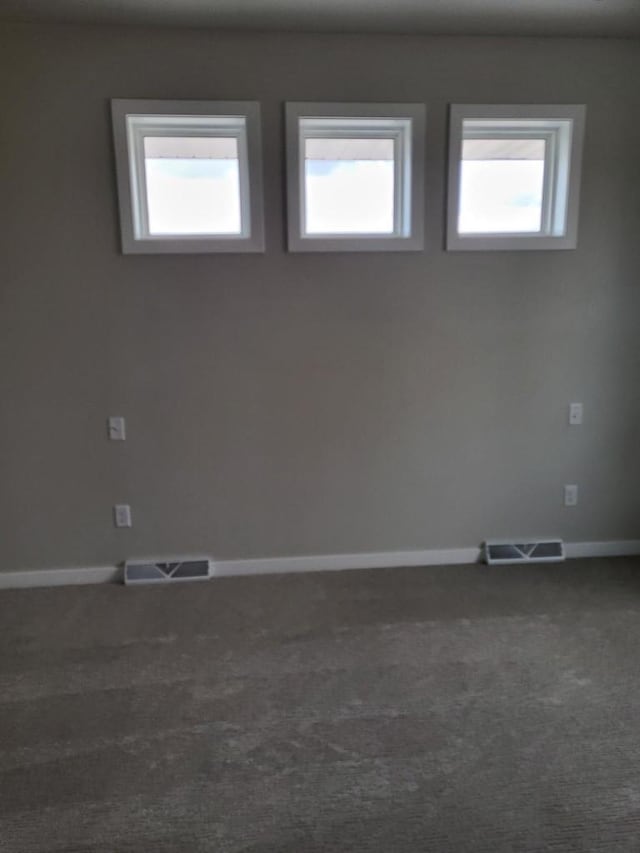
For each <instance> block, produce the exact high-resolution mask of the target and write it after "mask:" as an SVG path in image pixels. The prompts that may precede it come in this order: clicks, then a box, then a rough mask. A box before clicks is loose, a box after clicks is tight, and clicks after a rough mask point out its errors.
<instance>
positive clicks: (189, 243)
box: [111, 99, 264, 254]
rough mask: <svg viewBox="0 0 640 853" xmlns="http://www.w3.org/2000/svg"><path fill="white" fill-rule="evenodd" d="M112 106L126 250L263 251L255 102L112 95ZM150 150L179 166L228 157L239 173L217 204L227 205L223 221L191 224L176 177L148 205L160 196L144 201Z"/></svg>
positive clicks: (150, 190) (149, 190) (150, 193)
mask: <svg viewBox="0 0 640 853" xmlns="http://www.w3.org/2000/svg"><path fill="white" fill-rule="evenodd" d="M111 106H112V118H113V134H114V146H115V155H116V173H117V181H118V201H119V208H120V226H121V236H122V251H123V253H124V254H157V253H164V254H168V253H178V254H188V253H209V252H262V251H264V221H263V220H264V215H263V200H262V152H261V139H260V106H259V104H258V103H256V102H253V101H235V102H232V101H162V100H127V99H114V100H113V101H112V102H111ZM153 158H156V159H155V161H154V162H157V161H158V160H162V159H163V158H164V159H165V160H167V161H171V162H174V163H178V165H182V166H183V167H189V166H190V165H193V164H194V163H195V164H197V163H198V162H201V161H206V162H208V163H213V162H216V158H218V159H219V160H227V161H228V162H229V163H232V164H233V172H234V179H235V174H236V172H237V181H236V182H235V184H234V185H233V190H228V193H229V199H228V203H227V200H226V199H222V200H220V201H219V204H218V207H219V208H220V207H221V208H222V210H223V212H224V210H225V208H229V211H228V212H227V213H226V214H225V215H226V218H227V224H226V225H224V226H214V225H210V226H207V227H204V226H202V225H198V226H196V227H190V225H189V223H190V222H193V219H194V212H195V213H197V210H196V211H194V210H191V209H189V204H190V198H189V196H186V197H185V199H184V201H182V200H181V199H180V193H179V184H178V190H176V189H174V191H173V196H169V197H168V200H165V201H164V208H165V210H163V211H154V209H153V204H154V203H155V204H157V205H158V206H159V202H158V203H156V202H154V203H151V204H150V199H151V200H152V199H153V198H154V187H153V186H152V185H151V182H150V172H149V163H150V162H151V161H152V160H153ZM188 186H189V183H188V182H187V183H185V187H188ZM201 196H202V194H201ZM204 200H205V201H206V198H205V199H204ZM202 201H203V198H202V197H201V198H200V202H202ZM191 203H192V204H193V202H191ZM194 207H195V205H194ZM167 213H168V214H169V216H168V217H167ZM159 214H164V221H165V224H164V225H162V224H159V223H160V222H161V220H162V218H163V217H162V216H160V215H159ZM181 217H182V218H183V219H184V223H181V221H180V219H181ZM218 218H219V217H218ZM209 219H210V220H211V216H210V217H209ZM167 220H168V224H167ZM154 223H155V224H154ZM176 223H177V224H176Z"/></svg>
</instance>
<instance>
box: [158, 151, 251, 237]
mask: <svg viewBox="0 0 640 853" xmlns="http://www.w3.org/2000/svg"><path fill="white" fill-rule="evenodd" d="M144 154H145V159H144V164H145V177H146V187H147V206H148V215H149V233H150V234H152V235H154V236H160V235H168V234H177V235H194V236H195V235H206V234H212V235H219V234H240V233H241V230H242V227H241V215H240V169H239V159H238V141H237V139H235V138H233V137H159V136H147V137H145V139H144Z"/></svg>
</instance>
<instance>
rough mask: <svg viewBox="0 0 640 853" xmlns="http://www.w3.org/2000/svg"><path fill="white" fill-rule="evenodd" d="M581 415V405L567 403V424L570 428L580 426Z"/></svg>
mask: <svg viewBox="0 0 640 853" xmlns="http://www.w3.org/2000/svg"><path fill="white" fill-rule="evenodd" d="M583 414H584V406H583V405H582V403H569V424H570V425H571V426H580V424H581V423H582V415H583Z"/></svg>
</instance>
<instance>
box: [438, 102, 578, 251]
mask: <svg viewBox="0 0 640 853" xmlns="http://www.w3.org/2000/svg"><path fill="white" fill-rule="evenodd" d="M584 119H585V108H584V106H576V105H572V106H557V105H554V106H522V105H520V106H464V105H453V106H452V107H451V115H450V144H449V199H448V214H447V248H448V249H463V250H465V249H466V250H475V249H574V248H575V247H576V244H577V232H578V198H579V191H580V164H581V158H582V138H583V135H584Z"/></svg>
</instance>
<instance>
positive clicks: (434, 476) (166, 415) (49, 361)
mask: <svg viewBox="0 0 640 853" xmlns="http://www.w3.org/2000/svg"><path fill="white" fill-rule="evenodd" d="M0 62H1V63H2V80H3V82H4V86H3V89H4V92H3V94H4V97H3V103H4V118H3V128H2V134H1V137H2V156H1V158H0V163H1V169H2V201H1V202H0V203H1V204H2V210H3V214H4V215H3V224H2V228H1V229H0V235H1V236H0V239H1V241H2V247H1V252H0V257H1V259H2V275H1V276H0V288H1V300H2V303H1V313H0V347H1V348H2V355H1V358H0V381H1V386H2V393H1V399H2V406H3V417H2V427H1V428H2V441H1V443H0V452H1V453H2V457H3V458H2V467H1V474H2V476H1V481H0V512H1V518H2V522H1V526H2V536H1V542H0V568H1V569H2V570H5V571H9V570H16V569H23V568H24V569H27V568H45V567H50V566H74V565H78V566H80V565H111V564H113V563H116V562H118V561H120V560H122V559H123V558H125V557H127V556H134V555H149V554H163V553H181V552H204V553H210V554H213V555H214V556H217V557H220V558H223V559H234V558H251V557H269V556H288V555H298V554H326V553H350V552H358V551H367V552H377V551H384V550H406V549H415V548H447V547H471V546H476V545H477V544H478V543H479V542H480V541H481V540H482V539H484V538H485V537H496V538H497V537H505V536H510V535H513V534H517V535H523V534H524V535H530V534H531V535H535V534H542V535H545V534H546V535H550V534H553V535H561V536H564V537H565V538H566V539H568V540H570V541H583V540H608V539H637V538H639V537H640V486H639V485H638V484H639V483H640V454H638V452H637V445H638V434H639V427H640V395H639V382H638V378H639V376H640V335H639V334H638V329H639V326H640V322H639V318H640V275H639V271H640V248H639V246H640V241H639V240H638V233H639V228H638V227H639V225H640V216H639V201H638V199H639V196H638V192H637V187H636V183H637V180H636V176H637V159H638V150H639V148H640V124H639V120H638V114H639V112H638V107H640V102H639V98H638V86H637V81H638V79H639V77H640V50H639V44H638V42H634V41H631V40H625V41H622V40H621V41H616V40H587V39H576V40H544V39H538V40H535V39H521V40H518V39H482V38H427V37H420V36H416V37H398V36H346V35H342V36H338V35H336V36H327V35H293V34H290V35H277V34H269V35H266V34H257V33H256V34H250V33H245V34H235V35H234V34H229V33H227V34H222V33H218V34H216V33H213V32H210V31H204V30H203V31H197V30H183V31H179V30H175V31H172V30H168V29H157V30H153V29H141V28H134V27H132V28H117V27H112V28H111V27H102V28H101V27H90V26H45V25H39V26H31V25H11V26H5V27H4V28H3V31H2V35H1V36H0ZM112 97H120V98H123V97H127V98H135V97H141V98H162V97H166V98H203V99H205V98H211V99H249V100H259V101H260V102H261V104H262V111H263V145H264V171H265V207H266V223H267V224H266V238H267V251H266V253H265V254H264V255H253V256H250V255H245V256H243V255H239V256H229V255H226V256H222V255H221V256H215V255H209V256H207V255H204V256H203V255H200V256H196V255H194V256H156V257H153V256H139V257H136V256H123V255H122V254H121V252H120V249H119V242H118V220H117V204H116V195H115V175H114V162H113V151H112V143H111V128H110V120H109V99H110V98H112ZM314 99H316V100H321V101H331V100H354V101H364V100H376V101H384V100H389V101H403V100H406V101H424V102H426V103H427V105H428V130H427V172H426V181H425V184H426V187H425V189H426V198H427V249H426V250H425V251H424V252H416V253H406V254H384V255H373V254H371V255H368V254H352V255H350V254H335V255H333V254H322V255H320V254H319V255H295V254H288V253H287V252H286V251H285V211H284V185H283V173H284V157H283V145H282V143H283V102H284V101H286V100H295V101H298V100H314ZM474 101H476V102H497V103H500V102H504V103H511V102H534V103H535V102H539V103H547V102H552V103H554V102H557V103H563V102H564V103H586V104H587V132H586V141H585V150H584V174H583V186H582V199H581V213H580V234H579V247H578V249H577V250H576V251H564V252H562V251H560V252H520V253H517V252H490V253H458V254H456V253H447V252H445V251H444V250H443V241H444V234H443V228H444V204H445V201H444V180H445V151H446V109H447V104H448V103H449V102H459V103H467V102H474ZM569 401H581V402H583V403H584V405H585V419H584V425H583V426H582V427H579V428H569V427H568V426H567V406H568V403H569ZM108 415H124V416H125V417H126V418H127V441H126V442H124V443H122V442H109V441H108V440H107V437H106V436H107V432H106V418H107V416H108ZM564 483H578V484H579V486H580V504H579V506H578V507H576V508H574V509H565V508H564V507H563V506H562V487H563V484H564ZM114 503H130V504H131V506H132V510H133V522H134V524H133V528H132V529H131V530H116V529H114V527H113V525H112V514H111V507H112V505H113V504H114Z"/></svg>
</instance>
